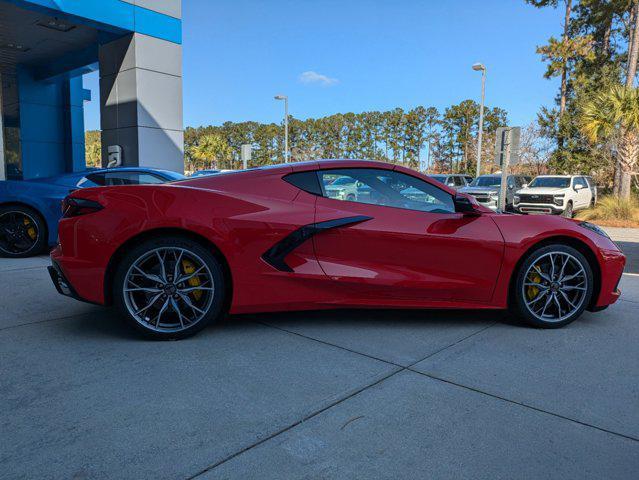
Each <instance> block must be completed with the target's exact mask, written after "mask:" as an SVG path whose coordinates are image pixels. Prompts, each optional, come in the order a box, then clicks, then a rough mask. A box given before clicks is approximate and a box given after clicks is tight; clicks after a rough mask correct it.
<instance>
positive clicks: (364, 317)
mask: <svg viewBox="0 0 639 480" xmlns="http://www.w3.org/2000/svg"><path fill="white" fill-rule="evenodd" d="M496 322H499V323H504V324H508V325H513V326H521V327H525V328H529V327H527V326H526V325H524V324H522V323H521V322H519V320H517V319H516V318H514V317H512V316H510V315H509V314H508V313H507V312H506V311H502V310H429V309H421V310H404V309H401V310H397V309H390V310H385V309H376V310H370V309H338V310H312V311H296V312H276V313H261V314H244V315H229V316H227V317H225V318H224V319H222V320H221V321H219V322H217V323H216V324H214V325H212V326H210V327H208V328H206V329H205V330H204V331H202V332H200V333H199V334H197V337H201V336H202V335H209V334H213V335H214V334H215V332H216V331H217V330H224V331H225V332H226V333H230V332H232V331H234V330H238V331H241V330H246V329H252V328H263V326H264V325H267V326H269V327H275V328H284V327H283V326H284V325H286V326H291V325H295V326H300V327H311V328H312V327H320V326H325V327H326V328H331V327H334V326H339V327H341V328H356V329H366V328H371V329H374V328H379V327H381V326H386V325H392V326H396V327H397V328H403V329H411V328H420V329H424V328H443V327H454V326H457V327H462V326H471V325H482V324H484V325H486V326H488V325H491V324H494V323H496ZM58 331H59V332H61V333H62V334H65V333H66V334H71V335H76V336H80V337H84V338H86V339H94V338H99V337H111V338H114V339H123V340H133V341H139V340H148V341H154V340H151V339H147V338H146V337H144V336H143V335H141V334H140V333H139V332H137V331H135V330H134V329H133V328H131V327H130V326H129V325H127V324H126V322H125V320H124V318H123V316H122V314H121V313H120V312H119V311H118V310H117V309H116V308H112V307H105V308H104V309H101V310H99V311H96V312H95V313H91V314H87V315H77V316H74V317H70V318H66V319H64V321H63V322H61V323H60V325H59V328H58Z"/></svg>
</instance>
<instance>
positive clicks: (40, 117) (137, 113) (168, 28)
mask: <svg viewBox="0 0 639 480" xmlns="http://www.w3.org/2000/svg"><path fill="white" fill-rule="evenodd" d="M181 17H182V11H181V0H31V1H23V0H0V83H1V84H2V89H1V90H0V95H1V98H0V100H1V101H0V107H1V110H0V113H1V115H0V127H1V128H0V130H1V132H2V135H0V179H25V180H26V179H33V178H40V177H47V176H50V175H56V174H59V173H64V172H73V171H79V170H83V169H84V168H85V147H84V132H85V128H84V104H85V102H88V101H90V102H99V104H100V129H101V135H102V162H103V165H104V166H107V164H109V163H111V164H112V165H116V164H121V165H125V166H138V165H139V166H152V167H160V168H167V169H170V170H176V171H182V170H183V165H184V160H183V150H184V147H183V139H184V134H183V124H182V46H181V43H182V22H181ZM94 71H99V78H100V88H99V98H91V91H89V90H86V89H85V88H84V87H83V84H82V76H83V75H84V74H86V73H90V72H94ZM95 96H96V95H94V97H95Z"/></svg>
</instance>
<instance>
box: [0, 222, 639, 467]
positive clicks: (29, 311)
mask: <svg viewBox="0 0 639 480" xmlns="http://www.w3.org/2000/svg"><path fill="white" fill-rule="evenodd" d="M610 231H611V233H612V234H613V237H614V238H615V240H617V241H618V243H619V244H620V245H621V247H622V249H623V250H624V251H626V253H627V254H628V256H629V260H630V261H629V264H628V267H627V269H626V272H627V273H626V274H624V277H623V279H622V284H621V287H622V290H623V292H624V293H623V295H622V298H621V300H620V301H619V302H618V303H617V304H616V305H613V306H612V307H610V308H609V309H608V310H606V311H604V312H600V313H598V314H591V313H586V314H585V315H584V316H583V317H582V318H581V319H580V320H579V321H577V322H575V323H573V324H572V325H570V326H568V327H566V328H564V329H561V330H535V329H531V328H527V327H524V326H521V325H519V324H517V323H515V322H513V321H512V320H510V319H509V318H508V317H507V316H505V315H503V314H495V313H494V312H493V313H477V312H441V311H384V310H379V311H378V310H376V311H363V310H356V311H339V312H321V313H317V312H310V313H309V312H305V313H293V314H270V315H250V316H248V315H247V316H242V317H232V318H230V319H228V320H227V321H225V322H224V323H223V324H219V325H216V326H214V327H212V328H209V329H207V330H205V331H203V332H202V333H200V334H199V335H198V336H196V337H195V338H192V339H188V340H184V341H178V342H153V341H145V340H141V339H140V338H138V337H137V336H135V335H133V334H132V333H131V332H130V331H129V330H128V329H127V328H126V327H125V326H124V325H123V324H122V322H121V321H120V320H119V318H118V315H117V313H116V312H115V311H114V310H110V309H105V308H100V307H96V306H92V305H88V304H82V303H79V302H76V301H74V300H71V299H67V298H64V297H62V296H60V295H58V294H57V293H56V291H55V289H54V288H53V286H52V285H51V282H50V279H49V277H48V274H47V272H46V270H45V268H44V266H45V265H46V264H47V263H48V259H47V258H46V257H39V258H34V259H26V260H6V259H0V285H1V286H2V293H0V296H1V298H2V302H1V309H0V354H1V355H0V376H1V379H2V381H1V384H0V406H1V409H2V411H1V413H0V426H1V427H0V478H11V479H15V478H27V479H33V478H38V479H46V478H55V479H66V478H68V479H93V478H117V479H129V478H131V479H140V478H154V479H164V478H166V479H175V478H177V479H187V478H198V479H218V478H220V479H235V478H239V479H251V478H255V479H266V478H283V479H291V478H308V479H311V478H312V479H316V478H335V479H344V478H349V479H351V478H361V479H371V478H389V479H390V478H392V479H398V478H490V479H495V478H562V479H567V478H568V479H573V478H574V479H584V478H607V479H616V478H619V479H622V478H623V479H630V478H637V472H639V231H637V230H634V231H633V230H628V229H624V230H621V229H619V230H616V229H611V230H610Z"/></svg>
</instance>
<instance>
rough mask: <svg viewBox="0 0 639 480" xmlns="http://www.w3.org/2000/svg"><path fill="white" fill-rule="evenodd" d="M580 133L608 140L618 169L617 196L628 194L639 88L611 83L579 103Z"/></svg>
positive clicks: (638, 129) (637, 150)
mask: <svg viewBox="0 0 639 480" xmlns="http://www.w3.org/2000/svg"><path fill="white" fill-rule="evenodd" d="M580 127H581V131H582V133H583V134H584V135H585V136H586V137H587V138H588V139H589V140H590V141H591V142H593V143H597V142H609V143H610V144H611V145H612V146H613V149H614V150H616V154H617V161H618V164H619V167H620V169H621V179H620V186H619V187H620V188H619V196H620V197H621V198H624V199H629V198H630V188H631V180H632V174H633V171H634V169H635V166H636V165H637V156H638V155H639V90H638V89H636V88H632V87H625V86H622V85H614V86H613V87H612V88H610V89H609V90H606V91H604V92H601V93H599V94H598V95H596V96H594V97H593V98H591V99H589V100H588V101H586V102H585V103H584V104H583V105H582V109H581V116H580Z"/></svg>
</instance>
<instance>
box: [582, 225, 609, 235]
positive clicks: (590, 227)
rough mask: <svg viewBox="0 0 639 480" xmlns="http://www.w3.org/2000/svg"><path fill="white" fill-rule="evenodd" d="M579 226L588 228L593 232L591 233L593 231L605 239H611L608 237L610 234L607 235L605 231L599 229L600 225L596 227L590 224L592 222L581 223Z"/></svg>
mask: <svg viewBox="0 0 639 480" xmlns="http://www.w3.org/2000/svg"><path fill="white" fill-rule="evenodd" d="M579 226H580V227H584V228H587V229H588V230H591V231H593V232H595V233H598V234H599V235H602V236H604V237H606V238H610V237H609V236H608V234H607V233H606V232H604V230H603V229H602V228H601V227H599V226H598V225H595V224H594V223H590V222H580V223H579Z"/></svg>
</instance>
